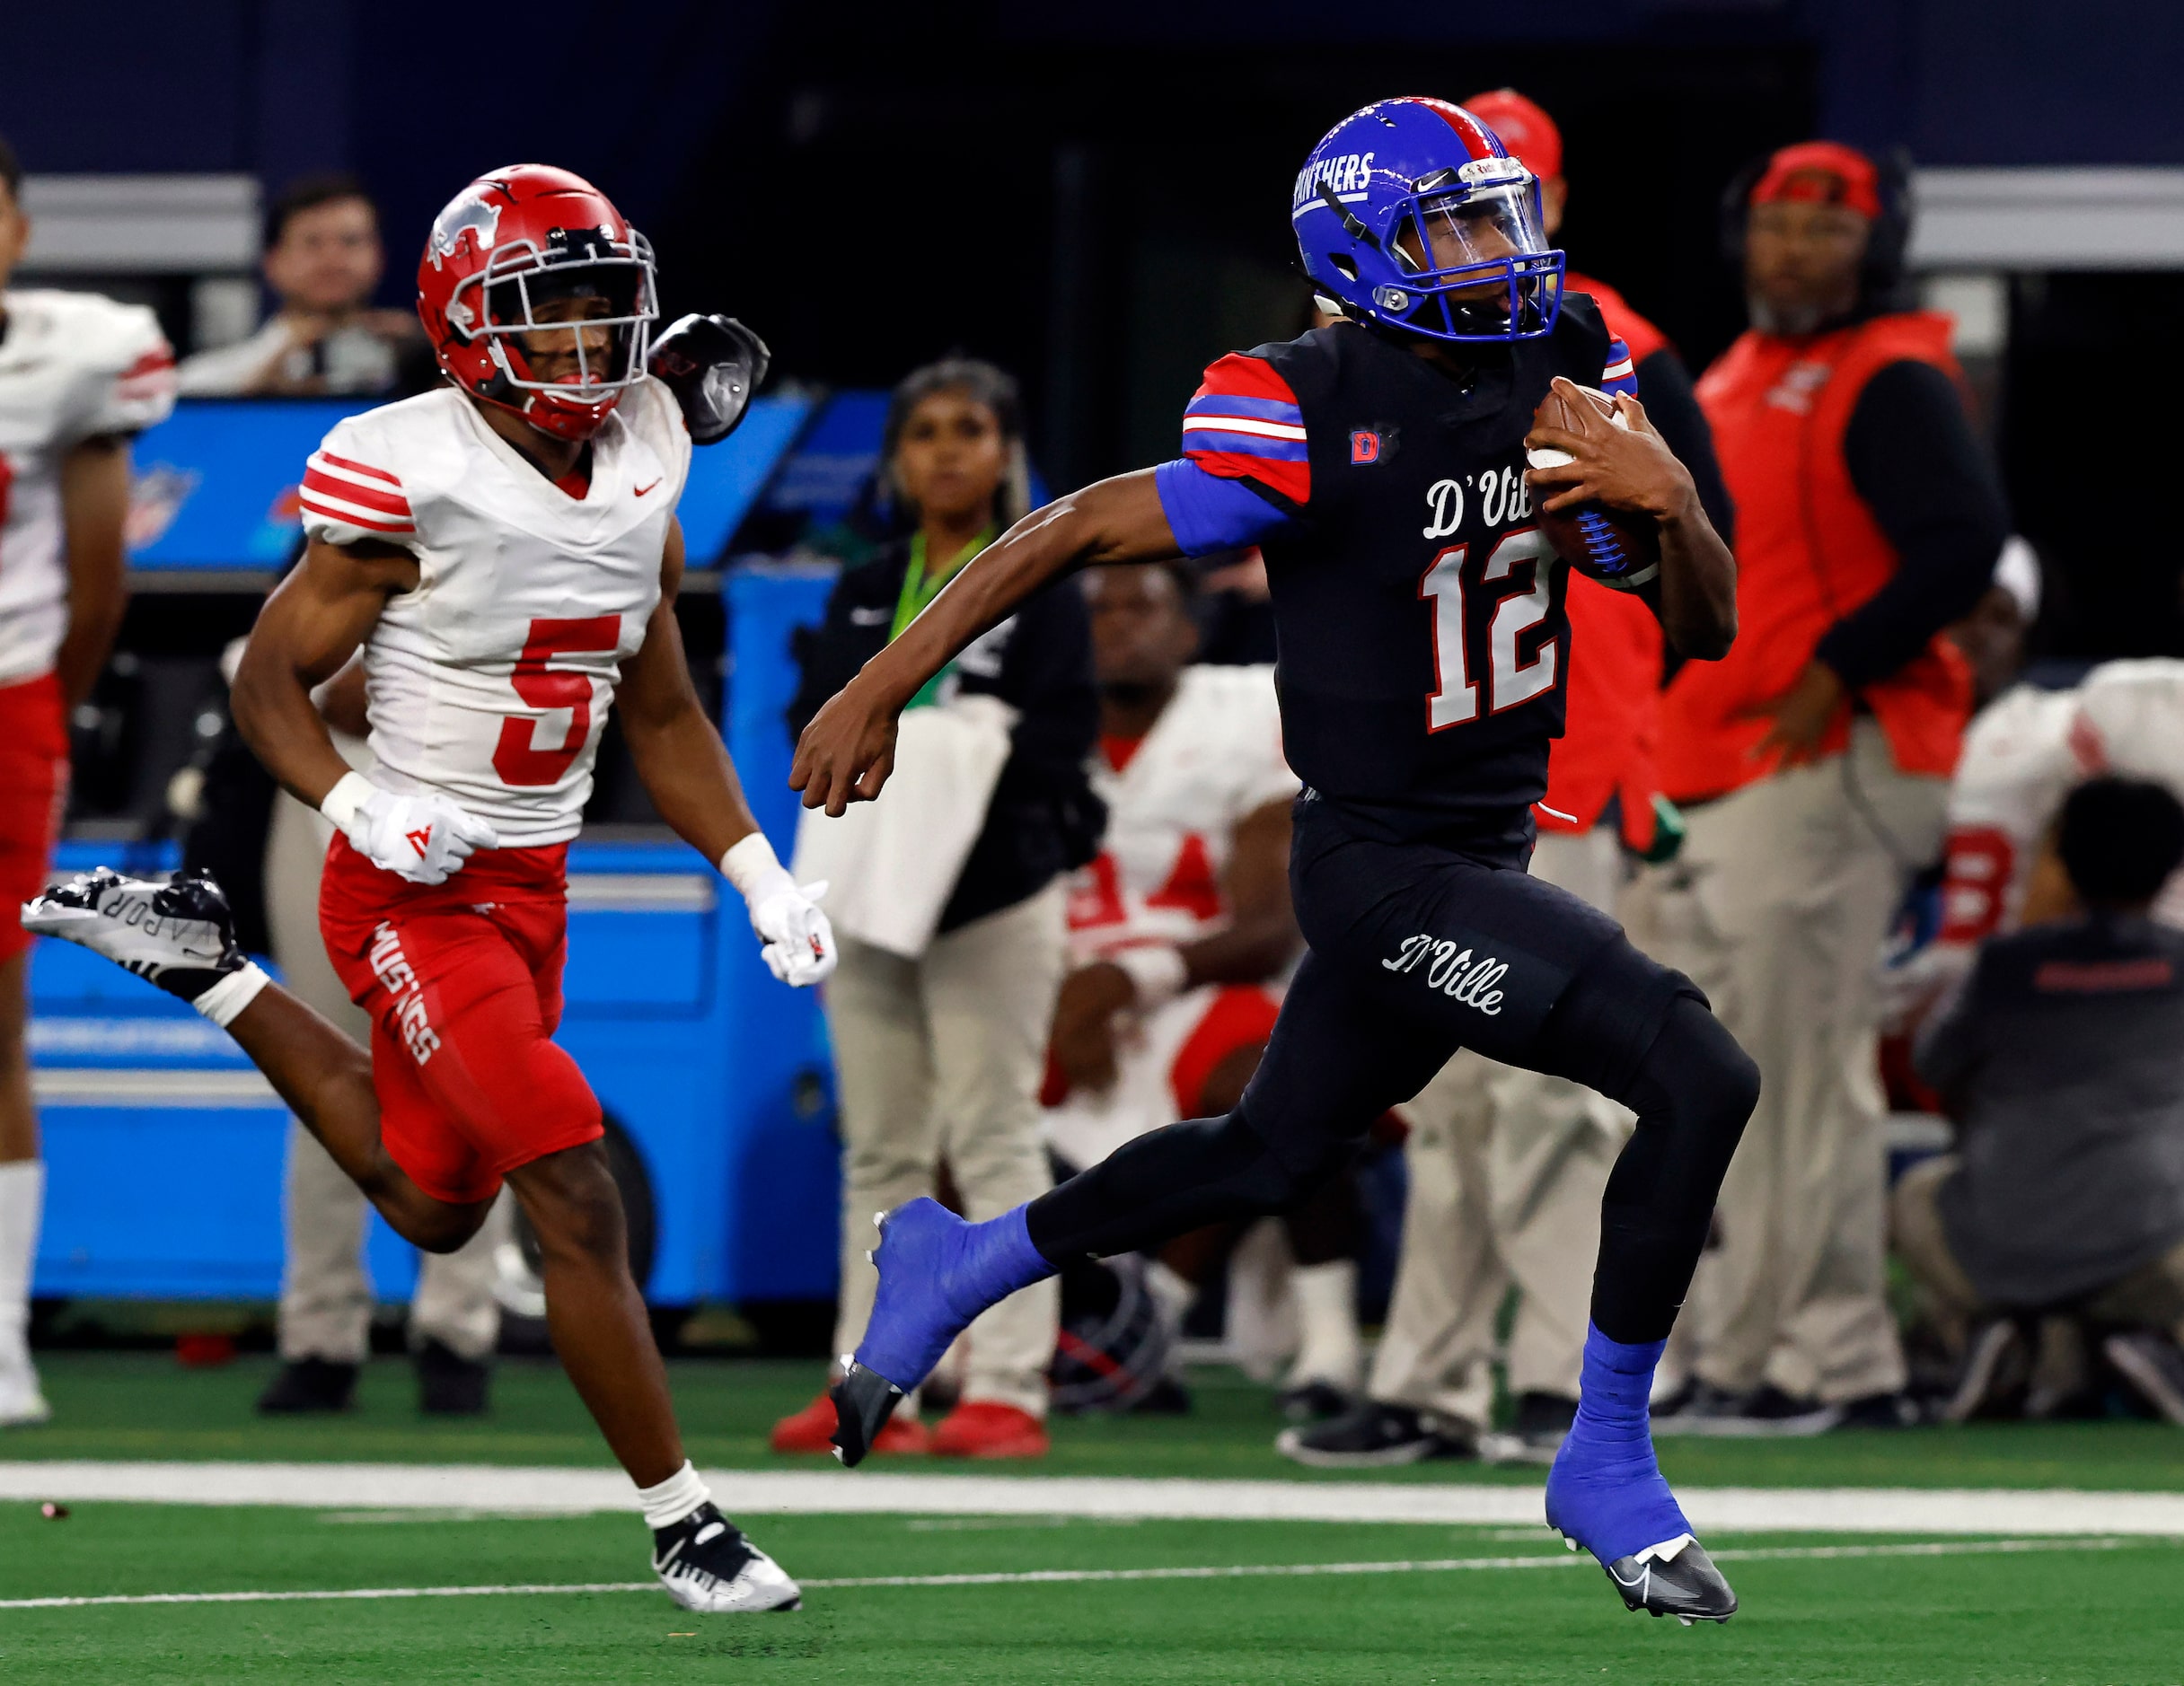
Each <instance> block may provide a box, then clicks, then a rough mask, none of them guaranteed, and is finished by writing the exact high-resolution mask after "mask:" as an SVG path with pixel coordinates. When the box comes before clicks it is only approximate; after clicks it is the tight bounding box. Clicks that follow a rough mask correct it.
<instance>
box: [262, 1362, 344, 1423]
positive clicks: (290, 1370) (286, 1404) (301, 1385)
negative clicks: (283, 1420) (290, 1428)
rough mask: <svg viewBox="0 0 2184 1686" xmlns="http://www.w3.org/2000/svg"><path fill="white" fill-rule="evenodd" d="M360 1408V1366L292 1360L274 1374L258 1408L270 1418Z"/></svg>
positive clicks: (267, 1384)
mask: <svg viewBox="0 0 2184 1686" xmlns="http://www.w3.org/2000/svg"><path fill="white" fill-rule="evenodd" d="M356 1407H357V1366H356V1365H353V1364H335V1363H333V1362H332V1361H331V1360H330V1359H326V1358H293V1359H291V1360H289V1361H288V1362H287V1363H286V1364H284V1365H281V1367H280V1368H279V1369H278V1370H277V1371H276V1372H274V1374H273V1379H272V1380H271V1381H270V1382H269V1383H266V1391H265V1392H262V1393H260V1395H259V1396H258V1409H259V1410H260V1411H261V1412H262V1413H264V1414H265V1415H266V1416H268V1417H299V1416H303V1415H305V1414H307V1413H309V1412H312V1411H346V1410H354V1409H356Z"/></svg>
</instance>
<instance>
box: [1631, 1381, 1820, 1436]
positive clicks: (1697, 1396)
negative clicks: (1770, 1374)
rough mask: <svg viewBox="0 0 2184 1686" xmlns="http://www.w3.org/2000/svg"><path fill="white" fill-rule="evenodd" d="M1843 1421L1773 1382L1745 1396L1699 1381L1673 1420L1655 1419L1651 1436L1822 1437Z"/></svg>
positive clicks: (1816, 1403)
mask: <svg viewBox="0 0 2184 1686" xmlns="http://www.w3.org/2000/svg"><path fill="white" fill-rule="evenodd" d="M1842 1420H1843V1408H1842V1407H1841V1406H1840V1405H1823V1404H1821V1403H1820V1402H1819V1401H1818V1400H1810V1399H1801V1398H1799V1397H1798V1396H1797V1395H1795V1394H1793V1393H1785V1392H1783V1390H1782V1389H1780V1388H1778V1387H1776V1386H1775V1385H1774V1384H1773V1383H1768V1384H1767V1385H1766V1386H1765V1387H1762V1388H1759V1389H1757V1390H1756V1391H1754V1392H1749V1393H1731V1392H1728V1391H1726V1390H1725V1389H1722V1388H1718V1387H1714V1386H1712V1385H1711V1384H1709V1383H1704V1382H1702V1383H1699V1385H1698V1386H1697V1387H1696V1388H1695V1389H1693V1390H1692V1392H1691V1396H1690V1398H1689V1399H1688V1400H1686V1401H1685V1403H1684V1406H1683V1409H1680V1410H1678V1412H1677V1413H1676V1414H1675V1415H1674V1416H1672V1417H1656V1418H1654V1419H1653V1433H1654V1434H1655V1435H1656V1436H1660V1435H1711V1436H1721V1437H1723V1438H1728V1439H1739V1440H1741V1439H1760V1438H1771V1437H1773V1436H1785V1437H1791V1438H1795V1437H1798V1436H1806V1435H1824V1434H1826V1433H1827V1431H1828V1430H1829V1429H1830V1428H1833V1427H1836V1425H1837V1424H1838V1423H1840V1422H1841V1421H1842Z"/></svg>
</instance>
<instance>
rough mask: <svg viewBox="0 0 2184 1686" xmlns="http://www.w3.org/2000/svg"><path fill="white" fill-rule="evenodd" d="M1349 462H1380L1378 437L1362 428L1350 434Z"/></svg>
mask: <svg viewBox="0 0 2184 1686" xmlns="http://www.w3.org/2000/svg"><path fill="white" fill-rule="evenodd" d="M1350 460H1351V461H1352V462H1378V461H1379V460H1380V435H1378V434H1377V433H1373V432H1371V431H1370V430H1369V429H1367V428H1363V427H1361V428H1359V429H1358V431H1357V432H1355V433H1353V434H1352V435H1350Z"/></svg>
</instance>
